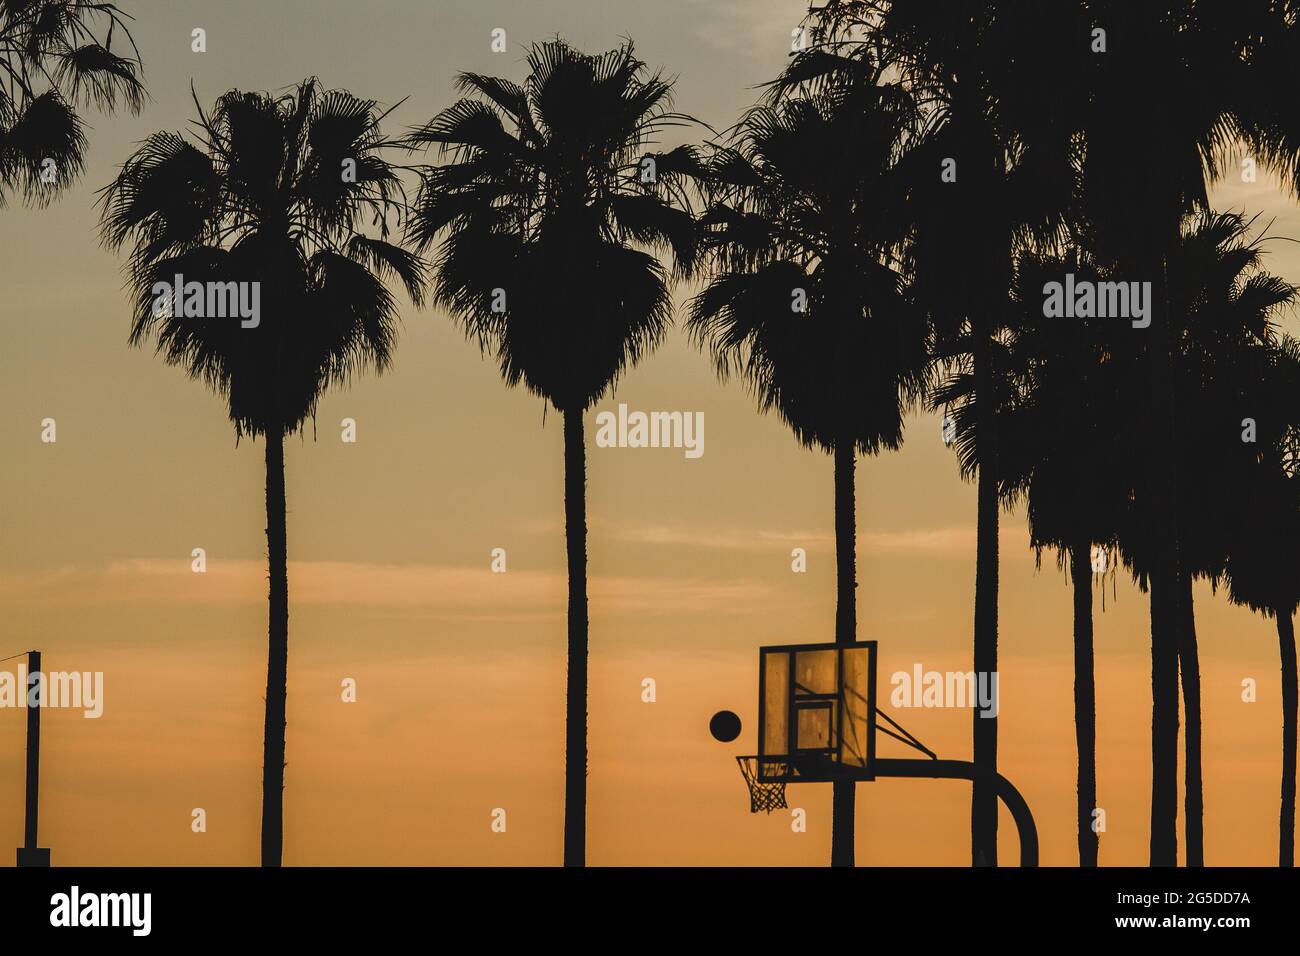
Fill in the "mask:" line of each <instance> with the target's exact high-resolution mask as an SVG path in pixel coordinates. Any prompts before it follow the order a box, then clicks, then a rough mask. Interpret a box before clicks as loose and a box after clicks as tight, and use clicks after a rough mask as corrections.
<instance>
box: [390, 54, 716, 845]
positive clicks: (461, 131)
mask: <svg viewBox="0 0 1300 956" xmlns="http://www.w3.org/2000/svg"><path fill="white" fill-rule="evenodd" d="M527 65H528V71H529V73H528V77H527V79H525V81H524V83H523V84H522V85H519V84H516V83H514V82H512V81H510V80H507V79H500V78H496V77H488V76H481V75H478V74H473V73H463V74H461V75H460V77H459V79H458V85H459V88H460V90H461V91H462V92H464V93H466V94H468V95H467V96H466V97H465V98H463V99H461V100H459V101H457V102H456V103H454V104H453V105H452V106H450V107H448V108H447V109H446V110H444V111H443V112H441V113H440V114H438V115H437V116H435V117H434V118H433V119H432V120H431V121H430V122H429V123H427V124H426V125H425V126H423V127H420V128H419V129H417V130H414V131H413V132H412V133H411V135H410V136H409V138H408V143H409V144H410V145H411V146H412V147H427V146H429V145H434V144H436V145H437V146H439V147H440V150H441V153H442V156H443V157H444V158H445V159H446V160H447V161H446V162H445V163H444V164H442V165H438V166H433V167H430V168H428V169H427V170H425V172H424V173H423V181H422V184H421V190H420V196H419V199H418V200H417V203H416V207H415V210H414V214H413V219H412V222H411V224H410V230H409V234H410V237H411V239H412V240H413V241H414V242H415V243H416V245H417V246H418V247H419V248H421V249H424V248H427V247H429V246H431V245H432V244H433V243H434V242H435V241H436V240H438V239H439V237H442V242H441V245H440V246H439V248H438V252H437V259H436V263H435V268H436V272H437V281H436V286H435V291H436V298H437V301H438V303H439V304H440V305H443V306H445V307H446V308H447V309H448V310H449V311H450V312H451V314H452V316H453V317H454V318H455V319H456V320H457V321H458V322H459V323H460V324H461V325H462V327H463V328H464V330H465V332H466V334H467V335H468V336H470V337H472V338H474V339H475V340H476V341H477V342H478V343H479V345H480V347H481V348H482V349H484V350H485V351H490V352H491V353H492V355H493V357H494V358H495V359H496V360H497V362H498V364H499V365H500V368H501V374H502V377H503V378H504V379H505V381H506V384H507V385H511V386H514V385H519V384H523V385H524V387H526V388H527V389H528V390H529V391H530V392H532V393H533V394H535V395H538V396H540V397H541V398H543V399H545V400H546V401H547V402H549V403H550V404H551V405H553V406H554V407H555V408H556V410H557V411H559V412H560V414H561V415H562V416H563V419H564V514H565V539H566V552H567V557H568V574H569V602H568V689H567V707H566V730H565V802H564V864H565V865H566V866H582V865H585V863H586V816H587V784H586V778H587V646H588V641H587V626H588V620H587V525H586V500H585V487H586V451H585V448H584V440H583V421H582V416H583V413H584V412H585V411H586V410H587V409H588V408H590V407H591V406H592V405H593V404H594V403H595V402H596V401H598V400H599V399H600V398H601V397H602V396H603V395H605V394H606V392H607V391H608V390H609V389H610V388H611V387H612V386H613V385H614V384H615V383H616V381H617V379H618V377H619V375H620V374H621V373H622V372H624V371H625V370H626V369H627V368H629V367H631V366H633V365H635V364H636V363H637V362H638V361H640V360H641V359H642V358H644V357H645V356H646V355H648V354H649V352H650V351H651V350H653V349H654V347H655V346H657V345H658V344H659V342H660V341H661V340H662V338H663V336H664V334H665V332H666V330H667V328H668V326H669V324H670V322H671V313H672V303H671V299H670V296H669V283H670V280H671V279H672V275H670V274H669V271H668V270H667V269H666V268H665V266H664V264H663V263H662V262H661V261H660V260H659V259H658V258H657V257H656V255H655V253H659V252H665V253H668V254H669V255H670V256H671V259H672V263H673V269H674V271H675V272H676V273H677V274H679V275H685V274H688V273H689V272H690V270H691V268H692V267H693V264H694V262H695V260H696V229H695V225H694V219H693V217H692V215H691V213H690V211H689V209H688V208H686V207H685V201H686V194H685V192H684V189H685V187H686V186H687V185H688V182H687V180H688V177H690V176H692V175H698V173H699V168H698V162H697V160H696V159H695V154H694V151H693V150H692V149H691V148H690V147H688V146H682V147H678V148H676V149H673V150H671V151H669V152H666V153H650V152H648V151H647V150H648V147H649V146H650V145H651V144H652V143H653V142H654V139H655V137H656V135H657V134H658V133H659V132H660V131H661V130H663V129H665V128H667V127H670V126H674V125H683V124H686V123H689V122H691V121H690V118H689V117H686V116H684V115H682V114H679V113H675V112H673V111H672V109H671V107H672V87H673V84H672V81H671V80H669V79H666V78H664V77H663V76H662V75H661V74H658V73H650V72H649V71H648V69H647V68H646V65H645V64H644V63H643V62H642V61H641V60H639V59H637V57H636V56H635V54H634V51H633V45H632V43H631V42H630V41H629V42H627V43H625V44H624V45H623V46H621V47H619V48H618V49H616V50H611V51H609V52H607V53H603V54H600V55H588V54H584V53H581V52H579V51H577V50H575V49H574V48H573V47H571V46H569V45H568V44H567V43H565V42H564V41H563V40H560V39H558V38H557V39H555V40H551V41H547V42H545V43H538V44H535V45H533V46H532V47H531V48H530V50H529V52H528V56H527Z"/></svg>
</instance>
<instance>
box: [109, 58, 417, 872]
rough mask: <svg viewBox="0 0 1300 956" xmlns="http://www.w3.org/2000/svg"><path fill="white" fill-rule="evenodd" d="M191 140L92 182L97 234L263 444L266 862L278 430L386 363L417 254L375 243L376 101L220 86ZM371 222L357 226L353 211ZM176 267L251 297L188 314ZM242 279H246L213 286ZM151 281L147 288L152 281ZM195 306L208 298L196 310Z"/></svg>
mask: <svg viewBox="0 0 1300 956" xmlns="http://www.w3.org/2000/svg"><path fill="white" fill-rule="evenodd" d="M195 106H196V108H197V109H198V113H199V115H198V120H197V121H196V123H195V126H196V130H197V133H196V135H195V137H194V138H193V139H191V138H187V137H186V136H184V135H182V134H180V133H172V132H160V133H155V134H154V135H152V136H150V137H149V138H148V139H147V140H146V141H145V142H144V144H143V145H142V146H141V147H140V148H139V149H138V150H137V151H136V152H135V153H134V154H133V155H132V156H131V157H130V158H129V159H128V160H127V161H126V163H125V164H124V165H123V167H122V170H121V172H120V173H119V175H118V176H117V178H116V179H115V180H114V181H113V182H112V183H111V184H110V185H109V186H108V187H107V188H106V189H105V190H104V192H103V197H102V204H101V206H102V229H103V235H104V239H105V241H106V243H107V244H108V245H109V246H110V247H112V248H120V247H122V246H124V245H127V244H130V246H131V253H130V270H129V275H130V285H131V288H132V290H133V292H134V295H135V302H134V319H133V323H132V327H131V343H132V344H133V345H141V344H143V343H144V342H146V341H153V342H154V343H155V347H156V350H157V351H158V353H159V354H160V355H161V356H162V357H163V360H164V361H165V362H167V363H168V364H169V365H178V366H180V367H181V368H183V369H185V371H186V372H187V373H188V374H189V376H190V377H191V378H194V379H197V380H199V381H201V382H203V383H204V384H205V385H207V386H208V387H209V388H211V389H212V390H213V391H215V392H216V393H217V394H218V395H220V396H221V397H222V398H223V399H225V400H226V402H227V403H228V406H229V411H230V420H231V422H232V423H233V424H234V426H235V435H236V439H238V438H240V437H243V436H249V437H251V438H254V439H255V438H257V437H258V436H262V437H264V438H265V439H266V521H267V525H266V540H267V550H268V558H269V574H270V591H269V599H268V601H269V608H268V609H269V621H270V623H269V629H268V630H269V633H268V637H269V641H268V643H269V649H268V658H267V678H266V723H265V738H264V756H263V760H264V763H263V777H262V865H263V866H279V865H280V861H281V856H282V852H283V845H284V812H283V800H284V793H283V791H284V754H285V720H286V682H287V671H288V650H289V580H288V564H287V562H288V543H287V527H286V520H285V507H286V506H285V483H284V440H285V437H286V436H289V435H292V434H294V433H295V432H297V431H298V430H299V429H301V428H302V427H303V425H304V423H305V422H306V421H307V419H309V418H312V417H313V416H314V414H315V411H316V407H317V402H318V401H319V400H320V397H321V395H322V394H323V393H324V391H325V390H326V389H327V388H329V387H330V386H333V385H342V384H344V383H346V382H348V381H349V380H350V379H351V377H352V376H353V375H355V374H358V373H360V372H362V371H364V370H366V369H367V368H371V367H373V368H374V369H376V370H377V371H381V372H382V371H383V370H384V369H386V368H387V367H388V365H389V362H390V361H391V358H392V353H393V346H394V341H395V334H396V323H397V318H398V316H397V302H396V299H395V298H394V296H393V294H392V293H391V292H390V291H389V290H388V288H387V287H386V286H385V284H384V280H385V279H386V278H389V277H395V278H396V279H397V280H400V282H401V283H402V284H403V285H404V286H405V287H406V290H407V292H408V293H409V295H410V296H411V298H412V299H413V300H415V301H416V303H417V304H418V303H419V301H420V299H421V294H422V290H423V288H424V281H425V278H424V269H423V266H422V264H421V262H420V260H419V259H418V258H417V257H415V256H414V255H412V254H410V253H408V252H406V251H404V250H402V249H401V248H400V247H398V246H397V245H394V244H392V243H390V242H389V241H387V236H388V234H389V225H390V217H391V216H394V215H396V216H400V214H401V210H402V208H403V207H402V202H401V196H402V193H401V185H400V182H399V180H398V178H397V173H396V170H395V168H394V167H393V166H392V165H391V164H390V163H389V162H388V161H387V160H386V159H385V158H384V151H385V149H386V148H387V147H389V146H391V145H392V144H391V143H390V142H389V141H388V140H386V139H385V138H384V136H383V134H382V132H381V130H380V122H381V121H382V119H383V117H384V116H385V115H387V114H386V113H380V112H379V111H378V110H377V107H376V104H375V103H374V101H371V100H363V99H358V98H357V97H355V96H353V95H352V94H351V93H348V92H346V91H344V90H324V89H322V88H321V86H320V84H319V81H317V80H316V79H314V78H313V79H307V80H304V81H303V82H302V83H300V84H299V85H298V86H297V87H296V88H295V89H294V90H293V91H292V92H289V93H286V94H283V95H279V96H275V95H271V94H267V93H245V92H241V91H238V90H232V91H230V92H228V93H226V94H225V95H223V96H222V97H221V98H220V99H218V100H217V102H216V105H215V107H214V108H213V110H212V111H211V113H204V111H203V109H202V108H201V107H199V106H198V101H197V97H196V98H195ZM363 219H364V220H368V221H369V222H370V223H372V224H375V225H377V232H378V235H368V234H366V233H364V232H362V231H361V226H362V221H363ZM177 275H180V276H183V277H184V278H185V280H186V285H188V284H189V283H190V282H191V281H194V282H200V283H204V284H205V285H206V288H207V290H208V292H207V295H208V302H209V303H210V302H212V298H213V293H212V291H211V290H212V289H213V288H220V289H231V288H242V289H244V290H247V295H248V297H249V299H252V296H253V295H254V294H256V295H257V296H258V299H252V301H253V302H259V300H260V304H259V305H258V306H257V308H256V309H255V310H250V311H255V312H256V313H257V314H256V315H255V316H253V317H251V318H247V319H235V318H220V317H214V316H213V315H212V314H211V311H210V309H211V307H210V306H209V307H208V311H207V312H206V314H205V315H204V316H203V317H198V318H196V317H195V316H193V315H192V314H190V313H191V309H190V308H189V305H190V302H189V296H188V293H187V294H186V298H185V300H184V303H183V307H182V308H181V309H180V310H178V309H177V308H176V307H175V305H176V304H177V301H178V300H179V296H178V297H176V298H175V299H173V298H172V297H171V296H169V295H168V294H166V293H165V291H164V292H163V294H162V295H161V296H160V289H162V290H165V289H166V286H167V285H169V284H170V283H171V282H172V281H173V277H174V276H177ZM226 283H237V284H239V283H243V284H246V285H243V286H232V285H218V284H226ZM156 284H158V285H156ZM199 311H203V309H199Z"/></svg>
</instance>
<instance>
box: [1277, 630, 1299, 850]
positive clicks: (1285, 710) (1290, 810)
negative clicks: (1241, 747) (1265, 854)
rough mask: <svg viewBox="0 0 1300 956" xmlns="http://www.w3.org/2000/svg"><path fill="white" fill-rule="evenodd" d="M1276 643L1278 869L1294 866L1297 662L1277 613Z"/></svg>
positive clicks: (1288, 633)
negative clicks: (1279, 770) (1279, 695)
mask: <svg viewBox="0 0 1300 956" xmlns="http://www.w3.org/2000/svg"><path fill="white" fill-rule="evenodd" d="M1277 640H1278V646H1279V647H1280V648H1281V651H1282V813H1281V816H1280V819H1279V840H1278V866H1295V759H1296V701H1297V688H1296V659H1295V625H1294V624H1293V622H1292V620H1291V615H1290V614H1289V613H1287V612H1285V611H1279V612H1277Z"/></svg>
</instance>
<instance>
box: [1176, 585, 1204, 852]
mask: <svg viewBox="0 0 1300 956" xmlns="http://www.w3.org/2000/svg"><path fill="white" fill-rule="evenodd" d="M1179 577H1180V586H1179V591H1180V592H1181V597H1182V606H1183V615H1184V618H1183V628H1182V632H1181V633H1180V634H1179V646H1178V672H1179V675H1180V677H1181V680H1182V685H1183V710H1184V713H1185V714H1186V718H1187V730H1186V734H1185V738H1184V746H1185V747H1186V748H1187V758H1186V761H1187V762H1186V766H1185V767H1184V770H1183V773H1184V775H1185V776H1184V783H1183V790H1184V795H1183V812H1184V814H1185V816H1186V820H1185V821H1184V826H1185V828H1186V835H1187V865H1188V866H1205V819H1204V814H1205V793H1204V790H1203V789H1202V782H1201V662H1200V655H1199V654H1198V653H1197V650H1196V610H1195V608H1194V607H1193V605H1192V576H1191V574H1190V573H1189V572H1188V571H1187V570H1185V569H1184V570H1183V571H1182V572H1181V574H1180V576H1179Z"/></svg>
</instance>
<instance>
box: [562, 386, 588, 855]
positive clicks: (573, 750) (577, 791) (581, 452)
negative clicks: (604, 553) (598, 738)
mask: <svg viewBox="0 0 1300 956" xmlns="http://www.w3.org/2000/svg"><path fill="white" fill-rule="evenodd" d="M563 414H564V537H565V550H566V552H567V555H568V562H569V647H568V652H569V653H568V662H569V680H568V688H567V691H566V705H565V726H564V865H565V866H586V865H587V498H586V494H587V450H586V448H585V446H584V444H583V431H582V409H570V410H567V411H565V412H564V413H563Z"/></svg>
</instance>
